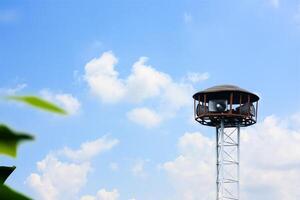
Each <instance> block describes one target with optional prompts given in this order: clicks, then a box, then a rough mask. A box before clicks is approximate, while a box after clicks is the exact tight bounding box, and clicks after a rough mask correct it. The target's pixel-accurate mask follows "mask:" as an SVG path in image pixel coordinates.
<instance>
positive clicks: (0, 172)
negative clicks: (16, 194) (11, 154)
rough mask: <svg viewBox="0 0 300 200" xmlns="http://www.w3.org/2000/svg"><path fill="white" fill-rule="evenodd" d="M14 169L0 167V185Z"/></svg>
mask: <svg viewBox="0 0 300 200" xmlns="http://www.w3.org/2000/svg"><path fill="white" fill-rule="evenodd" d="M15 169H16V167H15V166H13V167H6V166H0V185H2V184H4V182H5V181H6V179H7V178H8V177H9V175H10V174H11V173H12V172H13V171H14V170H15Z"/></svg>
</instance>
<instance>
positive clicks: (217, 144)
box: [216, 127, 220, 200]
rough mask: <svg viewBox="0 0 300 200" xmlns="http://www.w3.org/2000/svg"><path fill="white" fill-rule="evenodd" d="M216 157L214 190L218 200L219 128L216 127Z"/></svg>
mask: <svg viewBox="0 0 300 200" xmlns="http://www.w3.org/2000/svg"><path fill="white" fill-rule="evenodd" d="M216 155H217V159H216V167H217V168H216V170H217V171H216V174H217V178H216V186H217V190H216V200H219V181H220V180H219V176H220V173H219V127H216Z"/></svg>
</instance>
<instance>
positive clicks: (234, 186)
mask: <svg viewBox="0 0 300 200" xmlns="http://www.w3.org/2000/svg"><path fill="white" fill-rule="evenodd" d="M216 153H217V159H216V161H217V163H216V165H217V167H216V168H217V178H216V186H217V188H216V192H217V194H216V197H217V200H239V199H240V192H239V182H240V165H239V163H240V125H239V124H238V125H237V126H236V127H232V128H227V127H225V124H224V120H223V119H221V121H220V124H219V126H217V127H216Z"/></svg>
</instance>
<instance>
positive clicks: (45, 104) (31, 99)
mask: <svg viewBox="0 0 300 200" xmlns="http://www.w3.org/2000/svg"><path fill="white" fill-rule="evenodd" d="M7 99H8V100H14V101H19V102H22V103H25V104H28V105H30V106H33V107H36V108H39V109H42V110H46V111H49V112H53V113H57V114H61V115H66V114H67V112H66V111H65V110H64V109H62V108H60V107H58V106H57V105H55V104H53V103H51V102H49V101H46V100H44V99H41V98H39V97H36V96H8V97H7Z"/></svg>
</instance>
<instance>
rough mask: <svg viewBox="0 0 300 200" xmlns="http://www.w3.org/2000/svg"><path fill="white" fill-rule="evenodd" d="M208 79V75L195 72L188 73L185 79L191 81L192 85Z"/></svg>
mask: <svg viewBox="0 0 300 200" xmlns="http://www.w3.org/2000/svg"><path fill="white" fill-rule="evenodd" d="M208 78H209V73H208V72H205V73H196V72H189V73H188V74H187V75H186V77H185V79H186V80H188V81H191V82H192V83H198V82H202V81H206V80H207V79H208Z"/></svg>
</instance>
